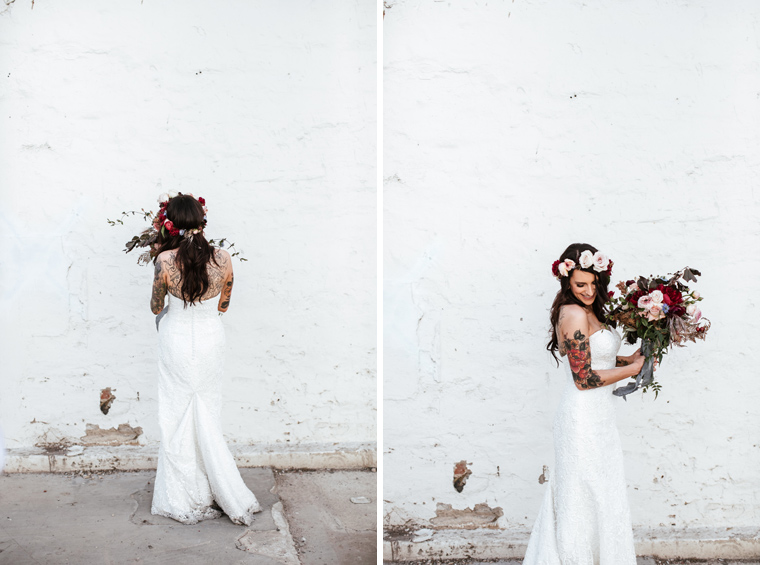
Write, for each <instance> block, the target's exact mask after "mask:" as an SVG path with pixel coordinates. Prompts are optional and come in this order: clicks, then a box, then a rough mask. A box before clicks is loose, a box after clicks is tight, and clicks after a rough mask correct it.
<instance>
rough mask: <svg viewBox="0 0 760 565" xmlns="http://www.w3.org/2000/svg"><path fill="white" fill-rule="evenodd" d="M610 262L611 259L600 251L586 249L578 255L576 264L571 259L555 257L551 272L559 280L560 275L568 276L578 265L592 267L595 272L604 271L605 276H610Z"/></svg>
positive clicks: (586, 267)
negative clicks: (561, 259) (562, 259)
mask: <svg viewBox="0 0 760 565" xmlns="http://www.w3.org/2000/svg"><path fill="white" fill-rule="evenodd" d="M612 264H613V263H612V259H610V258H609V257H607V256H606V255H605V254H604V253H602V252H601V251H597V252H596V253H591V250H590V249H586V250H585V251H584V252H583V253H581V254H580V257H578V264H577V265H576V263H575V261H573V260H572V259H565V260H564V261H560V260H559V259H557V260H556V261H555V262H554V263H553V264H552V274H553V275H554V277H555V278H556V279H557V280H559V279H560V278H561V277H567V276H570V273H571V272H572V271H573V269H575V268H576V267H578V266H580V268H581V269H590V268H593V269H594V270H595V271H596V272H597V273H605V274H606V275H607V276H612Z"/></svg>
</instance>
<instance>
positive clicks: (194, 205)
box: [153, 193, 217, 308]
mask: <svg viewBox="0 0 760 565" xmlns="http://www.w3.org/2000/svg"><path fill="white" fill-rule="evenodd" d="M166 217H167V219H169V220H171V222H172V224H174V227H175V228H176V229H178V230H192V229H203V227H204V226H205V224H206V219H205V214H204V212H203V206H202V205H201V203H200V202H198V201H197V200H196V199H195V198H193V197H192V196H190V195H189V194H182V193H180V194H179V195H177V196H175V197H174V198H172V199H171V200H169V204H167V206H166ZM158 244H159V245H160V247H159V249H158V253H156V257H154V258H153V262H154V263H155V262H156V258H157V257H158V255H159V254H160V253H161V252H163V251H169V250H171V249H176V250H177V254H176V256H175V258H174V262H175V264H176V265H177V268H178V269H179V272H180V273H181V275H182V288H181V289H180V290H181V293H182V300H183V301H184V303H185V308H187V305H188V304H193V303H195V302H197V301H200V298H201V296H203V295H204V294H205V292H206V291H207V290H208V286H209V280H208V271H207V270H206V266H207V265H208V263H209V262H211V261H213V263H214V264H215V265H217V262H216V257H215V255H214V248H213V247H212V246H211V244H210V243H209V242H208V241H206V238H205V236H204V235H203V232H202V231H201V232H200V233H196V234H195V235H193V236H192V237H185V236H184V235H171V234H170V233H169V231H168V230H167V229H166V228H165V227H164V228H162V229H161V231H160V232H159V234H158Z"/></svg>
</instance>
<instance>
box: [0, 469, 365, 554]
mask: <svg viewBox="0 0 760 565" xmlns="http://www.w3.org/2000/svg"><path fill="white" fill-rule="evenodd" d="M241 475H242V477H243V480H244V481H245V483H246V484H247V485H248V487H249V488H250V489H251V490H252V491H253V492H254V494H255V495H256V497H257V498H258V499H259V502H260V503H261V505H262V507H263V508H264V510H263V512H261V513H260V514H257V515H256V520H255V521H254V524H253V525H252V526H251V527H249V528H247V527H245V526H238V525H235V524H233V523H232V522H230V520H229V519H228V518H227V517H226V516H224V517H222V518H220V519H218V520H207V521H204V522H201V523H199V524H196V525H193V526H186V525H183V524H180V523H178V522H175V521H174V520H171V519H169V518H163V517H160V516H153V515H151V514H150V503H151V499H152V496H153V490H152V489H153V481H154V477H155V471H140V472H134V473H97V472H93V473H92V474H10V475H2V476H0V564H2V565H6V564H7V565H27V564H29V565H59V564H65V563H70V564H76V565H89V564H93V565H94V564H97V565H102V564H121V563H151V564H152V563H157V564H164V563H166V564H173V563H176V564H181V565H196V564H197V565H206V564H210V563H214V564H224V565H227V564H246V565H317V564H326V563H330V564H335V565H343V564H345V565H362V564H365V563H375V561H376V559H377V557H376V556H377V538H376V533H375V532H376V526H375V523H376V516H377V500H376V480H377V475H376V473H374V472H370V471H300V472H299V471H292V472H277V473H274V472H273V471H272V470H271V469H264V468H254V469H241ZM352 498H353V499H354V502H352V501H351V499H352ZM365 500H366V501H368V503H362V502H365ZM357 502H358V503H357Z"/></svg>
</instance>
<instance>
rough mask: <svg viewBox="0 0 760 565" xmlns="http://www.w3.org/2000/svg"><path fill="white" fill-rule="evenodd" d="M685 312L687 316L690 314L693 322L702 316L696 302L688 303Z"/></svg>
mask: <svg viewBox="0 0 760 565" xmlns="http://www.w3.org/2000/svg"><path fill="white" fill-rule="evenodd" d="M686 313H687V314H688V315H689V316H692V317H693V318H694V321H695V322H698V321H699V319H700V318H701V317H702V311H701V310H700V309H699V307H698V306H697V305H696V304H689V305H688V306H687V307H686Z"/></svg>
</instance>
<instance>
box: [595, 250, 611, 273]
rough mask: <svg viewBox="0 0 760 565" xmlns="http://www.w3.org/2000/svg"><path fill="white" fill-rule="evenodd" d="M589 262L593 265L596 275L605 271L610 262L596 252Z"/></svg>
mask: <svg viewBox="0 0 760 565" xmlns="http://www.w3.org/2000/svg"><path fill="white" fill-rule="evenodd" d="M591 261H592V263H593V265H594V270H595V271H596V272H597V273H603V272H604V271H606V270H607V266H608V265H609V264H610V260H609V259H608V258H607V256H606V255H605V254H604V253H602V252H601V251H597V252H596V253H594V256H593V257H592V259H591Z"/></svg>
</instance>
